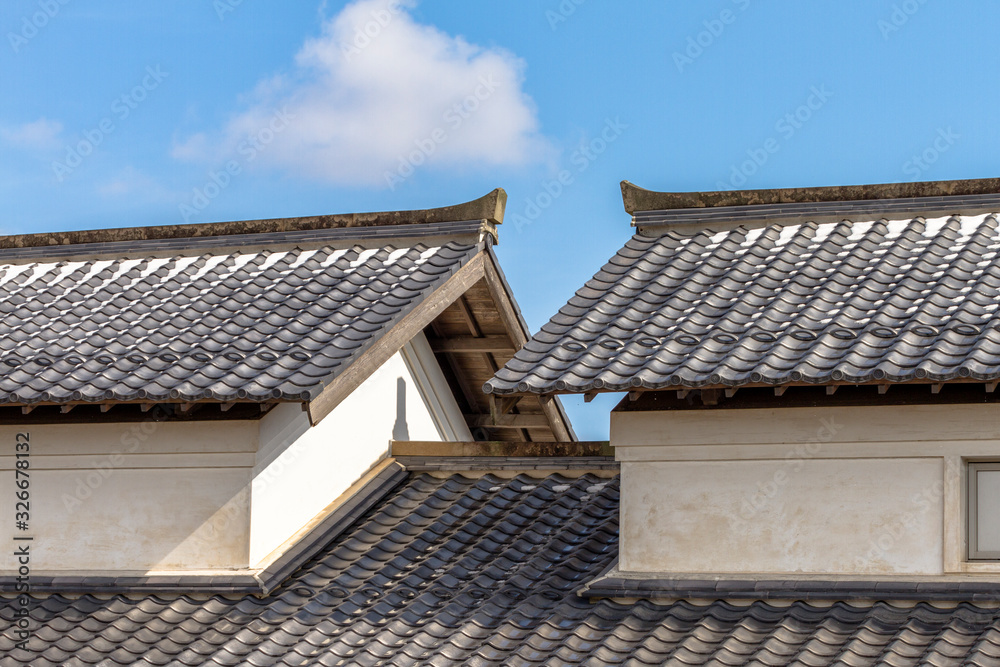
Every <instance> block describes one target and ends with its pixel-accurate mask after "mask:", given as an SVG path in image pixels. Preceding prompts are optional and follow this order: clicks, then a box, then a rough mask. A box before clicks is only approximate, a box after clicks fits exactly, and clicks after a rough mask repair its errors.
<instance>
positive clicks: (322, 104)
mask: <svg viewBox="0 0 1000 667" xmlns="http://www.w3.org/2000/svg"><path fill="white" fill-rule="evenodd" d="M414 4H415V3H414V1H413V0H358V1H357V2H353V3H351V4H350V5H348V6H347V7H345V8H344V9H343V10H342V11H341V12H340V13H339V14H337V15H335V16H333V17H332V18H330V19H329V20H327V21H326V22H325V23H324V25H323V31H322V35H321V36H319V37H316V38H313V39H309V40H307V41H306V43H305V44H304V45H303V47H302V48H301V50H300V51H299V53H298V55H297V56H296V61H295V68H294V71H293V72H292V73H290V74H289V75H287V76H279V77H273V78H269V79H267V80H264V81H261V82H260V83H259V84H258V85H257V87H256V89H255V90H254V91H253V93H252V94H250V95H249V99H250V100H251V101H250V104H249V108H247V109H246V110H245V111H243V112H242V113H239V114H237V115H236V116H235V117H234V118H232V119H231V120H230V122H229V123H228V124H227V125H226V126H225V127H224V128H222V129H221V130H220V131H219V132H217V133H215V134H214V136H212V137H203V136H200V135H194V136H192V137H189V138H187V139H182V140H179V141H177V142H175V146H174V149H173V155H174V156H175V157H177V158H178V159H198V158H201V159H212V160H219V159H223V158H225V157H227V156H228V157H230V158H234V157H235V159H239V160H241V161H243V162H251V161H253V162H255V163H256V164H263V165H266V166H271V167H278V168H282V169H288V170H290V171H293V172H296V173H299V174H303V175H306V176H309V177H312V178H315V179H319V180H323V181H328V182H332V183H338V184H374V185H377V184H382V185H386V184H387V181H388V177H387V175H388V174H390V173H393V174H395V173H397V170H399V171H405V169H400V166H401V164H402V165H404V167H405V166H406V165H408V166H410V167H413V166H416V167H418V168H419V167H420V166H421V165H423V164H427V165H433V166H436V167H452V168H456V167H461V166H464V165H471V164H475V165H487V166H494V165H519V164H524V163H527V162H531V161H534V160H538V159H541V158H543V157H545V156H546V155H547V153H548V144H547V142H546V141H545V140H544V138H543V137H542V136H541V135H540V134H539V131H538V120H537V117H536V115H535V111H534V107H533V104H532V101H531V99H530V98H529V97H528V96H527V95H526V94H525V93H524V91H523V90H522V84H523V71H524V63H523V61H521V60H520V59H518V58H517V57H515V56H514V55H513V54H511V53H509V52H507V51H505V50H502V49H498V48H483V47H479V46H476V45H474V44H470V43H468V42H467V41H465V40H464V39H463V38H462V37H454V36H451V35H448V34H445V33H444V32H442V31H441V30H438V29H437V28H435V27H433V26H429V25H422V24H419V23H417V22H416V21H415V20H414V18H413V16H412V15H411V14H410V13H409V11H408V10H409V9H410V8H411V7H412V6H413V5H414ZM283 111H284V113H285V115H284V116H282V112H283Z"/></svg>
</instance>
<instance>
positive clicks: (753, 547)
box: [611, 404, 1000, 576]
mask: <svg viewBox="0 0 1000 667" xmlns="http://www.w3.org/2000/svg"><path fill="white" fill-rule="evenodd" d="M611 444H612V445H614V446H615V454H616V457H617V458H618V459H619V460H620V461H621V462H622V491H621V494H622V510H621V525H622V543H621V561H620V566H621V568H622V569H623V570H627V571H637V572H659V573H745V574H757V573H760V574H771V575H773V574H823V575H845V576H883V575H887V574H888V575H929V576H930V575H942V574H959V573H963V574H964V573H984V574H985V573H991V574H996V573H1000V563H982V562H979V563H976V562H970V561H968V559H967V558H966V555H965V549H966V542H965V534H966V533H965V521H966V519H965V511H966V508H965V497H964V493H965V490H964V489H965V475H966V462H967V461H968V460H970V459H971V460H984V459H985V460H1000V410H997V409H996V408H995V406H992V405H982V404H980V405H940V406H887V407H875V406H859V407H836V408H832V407H831V408H785V409H770V410H752V409H746V410H698V411H662V412H631V413H630V412H617V413H613V414H612V419H611Z"/></svg>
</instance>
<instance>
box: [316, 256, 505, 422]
mask: <svg viewBox="0 0 1000 667" xmlns="http://www.w3.org/2000/svg"><path fill="white" fill-rule="evenodd" d="M485 256H486V255H485V251H480V252H478V253H477V254H476V255H475V256H474V257H473V258H472V259H470V260H469V261H468V262H467V263H466V265H465V266H463V267H462V268H460V269H459V270H458V271H456V272H455V273H454V275H452V276H451V277H450V278H448V280H446V281H445V283H444V284H443V285H441V286H440V287H438V288H437V289H436V290H434V291H433V292H431V293H430V294H428V295H427V296H426V297H425V298H424V299H423V301H422V302H421V303H420V304H418V305H417V307H416V308H414V309H413V310H411V311H410V312H409V313H407V314H406V315H405V316H404V317H403V319H401V320H400V321H399V322H397V323H396V326H394V327H392V329H390V330H389V331H387V332H385V333H384V334H382V336H381V337H379V339H378V340H376V341H375V342H374V343H373V344H372V346H371V347H369V348H368V349H367V350H365V351H364V352H362V353H361V355H360V356H358V357H357V358H356V359H354V361H352V362H351V364H350V365H349V366H348V367H347V369H346V370H345V371H344V372H343V373H341V374H340V375H338V376H337V377H336V378H334V379H333V381H331V382H330V384H328V385H327V386H326V387H325V388H324V389H323V391H321V392H320V394H319V396H317V397H316V398H314V399H313V400H312V401H310V402H309V403H308V405H307V409H308V412H309V422H310V423H311V424H312V425H313V426H315V425H316V424H318V423H320V421H322V420H323V418H324V417H326V416H327V415H328V414H330V413H331V412H333V410H334V408H336V407H337V406H338V405H340V402H341V401H343V400H344V399H345V398H347V397H348V396H349V395H350V394H351V392H352V391H354V390H355V389H356V388H357V387H359V386H360V385H361V383H362V382H364V381H365V380H366V379H368V377H369V376H370V375H371V374H372V373H374V372H375V371H376V370H377V369H378V368H379V367H380V366H381V365H382V364H383V363H385V362H386V361H387V360H388V359H389V358H390V357H391V356H392V355H394V354H396V353H397V352H399V350H400V349H401V348H402V347H403V346H404V345H406V344H407V343H408V342H410V339H412V338H413V337H414V336H416V335H417V334H418V333H419V332H421V331H423V329H424V327H426V326H427V325H429V324H430V323H431V322H433V321H434V318H436V317H437V316H438V315H440V314H441V313H442V312H443V311H444V310H445V308H447V307H448V306H450V305H451V304H453V303H454V302H455V300H456V299H458V298H459V297H460V296H462V295H463V294H465V292H466V291H468V289H469V288H470V287H472V286H473V285H475V284H476V282H477V281H479V280H480V279H481V278H482V277H483V266H484V263H485Z"/></svg>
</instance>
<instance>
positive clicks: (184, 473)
mask: <svg viewBox="0 0 1000 667" xmlns="http://www.w3.org/2000/svg"><path fill="white" fill-rule="evenodd" d="M400 380H402V383H403V384H402V385H400ZM400 397H405V400H404V401H403V405H405V411H404V410H403V409H402V408H401V407H400V403H399V400H398V399H399V398H400ZM404 412H405V414H404ZM399 417H403V418H402V419H400V418H399ZM20 432H28V433H29V436H30V444H31V449H30V458H29V461H30V466H31V467H30V470H29V473H30V475H31V477H30V480H31V487H30V492H31V500H30V503H31V506H30V521H29V524H30V527H31V530H30V531H27V533H22V532H21V531H18V530H17V529H16V528H15V526H14V520H15V514H14V512H15V507H14V503H15V500H16V499H15V498H14V495H13V492H14V489H15V487H14V473H13V468H14V465H15V461H16V458H15V453H16V452H15V448H14V445H15V442H16V436H17V434H18V433H20ZM393 438H395V439H409V440H442V439H449V440H472V436H471V434H470V433H469V431H468V427H467V426H466V425H465V422H464V420H463V418H462V415H461V410H460V409H459V407H458V404H457V403H456V402H455V399H454V396H453V395H452V394H451V391H450V389H449V387H448V385H447V382H446V380H445V378H444V376H443V374H442V373H441V370H440V368H439V367H438V365H437V362H436V360H435V358H434V355H433V353H432V352H431V350H430V347H429V345H428V344H427V342H426V340H425V339H424V338H423V336H422V335H420V336H418V337H417V338H415V339H414V340H413V341H412V342H411V343H410V344H408V345H407V346H405V347H404V349H403V351H401V352H400V353H398V354H396V355H395V356H393V357H392V358H391V359H389V360H388V361H387V362H386V363H385V364H383V366H382V367H381V368H379V369H378V370H376V371H375V373H374V374H373V375H372V376H371V377H369V379H368V380H366V381H365V382H364V383H363V384H362V386H361V387H359V388H358V389H357V390H356V391H354V392H353V393H352V394H351V395H350V396H349V397H348V398H347V399H346V400H345V401H344V402H343V403H342V404H341V405H339V406H337V408H336V409H335V410H334V411H333V412H332V413H331V414H330V415H328V416H327V418H326V419H324V420H323V421H322V422H320V424H318V425H317V426H316V427H314V428H313V427H310V424H309V421H308V417H307V414H306V413H305V412H304V411H303V410H302V407H301V405H300V404H281V405H279V406H277V407H276V408H274V409H273V410H272V411H271V412H270V413H269V414H268V415H266V416H265V417H264V418H263V419H261V420H257V421H216V422H185V423H177V422H170V423H158V422H154V421H152V420H150V421H147V422H142V423H113V424H61V425H38V426H22V427H14V426H0V540H2V541H3V543H5V544H8V545H9V544H13V537H14V536H15V534H19V535H24V534H30V535H32V536H33V537H34V542H33V545H34V546H33V553H34V555H33V558H32V571H33V572H35V573H36V574H41V573H48V572H52V573H64V574H65V573H69V572H109V573H114V572H129V573H144V572H149V571H170V570H219V569H221V570H229V569H245V568H247V567H253V566H254V565H256V564H257V563H258V562H260V561H261V560H262V559H264V558H265V557H266V556H267V555H268V554H269V553H271V552H272V551H273V550H275V549H276V548H278V547H280V546H281V545H282V544H283V543H285V542H286V540H288V539H289V538H291V537H292V536H294V535H295V534H296V532H297V531H299V529H301V528H302V527H303V526H305V525H306V524H307V523H308V522H309V521H310V520H312V519H313V518H314V517H316V515H317V514H319V513H320V512H322V511H323V510H324V509H325V508H327V506H328V505H330V503H331V502H333V501H334V500H335V499H337V498H338V497H339V496H340V495H341V494H342V493H344V492H345V491H347V489H348V488H349V487H350V486H351V485H352V484H353V483H354V482H355V481H356V480H358V478H359V477H361V476H362V475H363V474H364V473H365V472H366V471H367V470H368V469H369V468H370V467H371V466H373V465H374V464H376V463H377V462H378V460H379V459H380V458H381V457H383V456H384V455H385V454H386V452H387V449H388V445H389V441H390V439H393ZM0 553H2V554H3V555H2V556H0V574H3V573H9V572H11V571H13V570H14V569H15V565H16V564H15V563H14V559H13V556H12V553H13V550H12V549H5V550H3V551H2V552H0Z"/></svg>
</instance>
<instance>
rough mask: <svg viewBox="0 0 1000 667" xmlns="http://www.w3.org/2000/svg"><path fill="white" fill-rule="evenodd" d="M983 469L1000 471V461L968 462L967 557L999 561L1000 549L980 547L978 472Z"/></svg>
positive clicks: (975, 559)
mask: <svg viewBox="0 0 1000 667" xmlns="http://www.w3.org/2000/svg"><path fill="white" fill-rule="evenodd" d="M981 470H984V471H997V472H1000V461H969V463H968V476H967V478H966V488H967V492H966V507H967V513H968V518H969V523H968V526H967V529H966V532H967V535H966V537H967V541H968V547H969V548H968V553H967V554H966V558H967V559H968V560H970V561H997V560H1000V550H997V551H981V550H980V549H979V521H978V519H979V501H978V495H979V487H978V473H979V471H981ZM998 511H1000V509H998Z"/></svg>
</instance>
